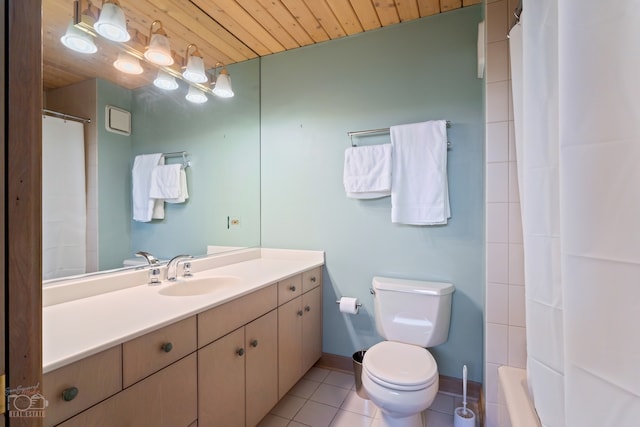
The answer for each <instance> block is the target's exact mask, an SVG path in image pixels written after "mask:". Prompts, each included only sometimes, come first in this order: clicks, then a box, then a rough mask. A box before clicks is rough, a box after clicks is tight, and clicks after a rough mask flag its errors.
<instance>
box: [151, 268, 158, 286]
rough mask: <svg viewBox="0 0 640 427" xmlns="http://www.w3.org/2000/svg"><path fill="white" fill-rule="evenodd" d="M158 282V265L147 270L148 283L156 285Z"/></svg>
mask: <svg viewBox="0 0 640 427" xmlns="http://www.w3.org/2000/svg"><path fill="white" fill-rule="evenodd" d="M159 283H160V269H159V268H158V267H154V268H151V269H150V270H149V284H150V285H157V284H159Z"/></svg>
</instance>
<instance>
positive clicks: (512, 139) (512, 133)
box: [507, 82, 518, 162]
mask: <svg viewBox="0 0 640 427" xmlns="http://www.w3.org/2000/svg"><path fill="white" fill-rule="evenodd" d="M509 83H511V82H509ZM507 123H509V161H510V162H515V161H517V160H518V157H517V152H516V129H515V123H514V121H513V120H509V121H508V122H507Z"/></svg>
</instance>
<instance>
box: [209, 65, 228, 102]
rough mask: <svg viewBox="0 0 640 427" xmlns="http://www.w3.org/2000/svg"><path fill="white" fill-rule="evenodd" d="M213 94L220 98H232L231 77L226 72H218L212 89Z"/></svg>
mask: <svg viewBox="0 0 640 427" xmlns="http://www.w3.org/2000/svg"><path fill="white" fill-rule="evenodd" d="M212 92H213V94H214V95H216V96H219V97H220V98H232V97H233V89H231V76H230V75H229V73H227V71H226V70H223V71H221V72H220V75H219V76H218V78H217V79H216V85H215V86H214V87H213V91H212Z"/></svg>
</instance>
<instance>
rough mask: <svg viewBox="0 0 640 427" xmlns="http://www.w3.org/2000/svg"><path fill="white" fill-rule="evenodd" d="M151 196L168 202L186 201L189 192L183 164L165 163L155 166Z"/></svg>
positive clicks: (152, 175) (152, 174)
mask: <svg viewBox="0 0 640 427" xmlns="http://www.w3.org/2000/svg"><path fill="white" fill-rule="evenodd" d="M149 197H151V198H152V199H159V200H161V201H164V202H167V203H184V202H185V200H187V199H188V198H189V193H188V191H187V175H186V173H185V171H184V169H183V167H182V165H180V164H173V165H163V166H156V167H155V168H153V171H152V172H151V188H150V190H149Z"/></svg>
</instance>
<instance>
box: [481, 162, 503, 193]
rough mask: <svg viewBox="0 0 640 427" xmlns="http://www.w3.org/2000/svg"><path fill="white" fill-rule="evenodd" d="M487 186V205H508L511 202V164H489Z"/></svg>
mask: <svg viewBox="0 0 640 427" xmlns="http://www.w3.org/2000/svg"><path fill="white" fill-rule="evenodd" d="M486 173H487V179H486V183H485V185H486V186H487V188H486V195H487V203H506V202H508V201H509V163H507V162H503V163H489V164H488V165H487V172H486Z"/></svg>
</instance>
